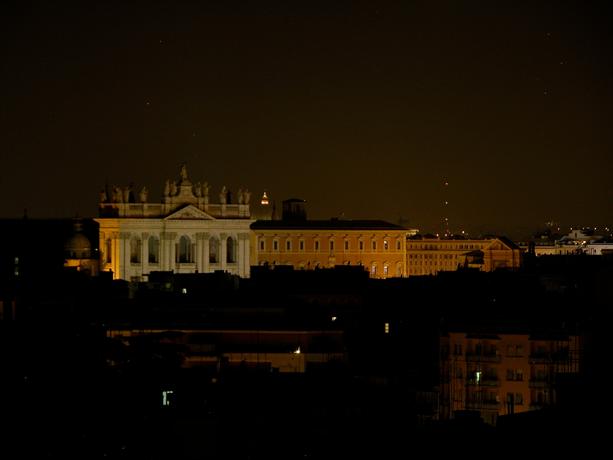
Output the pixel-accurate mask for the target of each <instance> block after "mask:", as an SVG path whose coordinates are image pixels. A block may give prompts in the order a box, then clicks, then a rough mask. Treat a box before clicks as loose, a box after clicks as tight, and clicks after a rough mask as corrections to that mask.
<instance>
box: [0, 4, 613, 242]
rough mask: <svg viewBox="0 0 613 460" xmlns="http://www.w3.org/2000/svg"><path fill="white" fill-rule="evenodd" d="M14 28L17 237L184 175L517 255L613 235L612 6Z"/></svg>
mask: <svg viewBox="0 0 613 460" xmlns="http://www.w3.org/2000/svg"><path fill="white" fill-rule="evenodd" d="M0 15H1V17H0V38H1V40H0V56H1V59H0V101H1V102H0V194H1V196H2V200H0V217H21V216H22V215H23V214H24V209H27V214H28V216H30V217H72V216H74V215H75V214H77V213H78V214H79V215H81V216H92V217H93V216H96V214H97V202H98V192H99V191H100V190H101V189H102V188H103V187H104V185H105V182H108V184H109V185H113V184H120V185H126V184H128V183H130V182H133V183H134V185H135V188H136V189H137V190H138V189H139V188H140V186H142V185H147V187H148V188H149V190H150V192H151V193H150V198H151V201H158V200H159V199H160V197H161V192H162V188H163V185H164V181H165V180H166V179H167V178H176V176H177V174H178V168H179V165H180V163H181V162H184V161H185V162H187V165H188V170H189V173H190V176H191V178H192V179H193V180H194V182H195V181H197V180H207V181H208V182H209V184H211V186H212V191H213V196H216V195H217V192H218V191H219V189H220V188H221V186H222V185H226V186H227V187H229V188H230V189H231V190H236V189H238V188H239V187H241V188H245V187H248V188H249V189H250V190H251V191H252V192H253V196H254V197H255V196H256V195H259V194H260V193H261V192H262V191H263V190H264V189H265V190H267V191H268V193H269V195H270V196H271V197H272V198H274V199H276V200H277V201H278V202H280V201H281V200H283V199H285V198H293V197H298V198H303V199H305V200H307V203H308V212H309V217H312V218H330V217H338V216H344V217H345V218H355V219H358V218H377V219H386V220H389V221H390V222H396V223H397V222H398V220H399V218H401V217H402V218H403V219H405V220H404V223H405V224H408V225H409V226H412V227H417V228H420V229H422V231H432V232H436V231H440V230H441V229H442V225H441V220H442V218H443V217H445V216H447V217H448V218H449V222H450V227H451V229H452V230H454V231H459V230H461V229H463V230H466V231H468V232H469V233H471V234H473V235H477V234H479V233H482V232H493V233H504V234H507V235H510V236H512V237H519V236H522V235H524V234H527V233H530V232H533V231H535V230H537V229H539V228H542V227H544V225H545V222H547V221H555V222H558V223H559V224H560V225H562V226H578V225H580V226H603V225H605V224H608V225H611V224H612V223H613V124H612V121H613V61H612V59H613V58H612V57H611V56H612V55H613V52H612V51H613V50H612V48H613V47H612V45H613V14H612V7H611V6H608V5H607V4H606V2H594V1H562V0H558V1H534V0H531V1H519V0H512V1H492V0H483V1H461V2H460V1H453V0H449V1H431V0H424V1H409V0H407V1H404V2H376V1H362V2H348V1H340V0H334V1H330V0H327V1H313V0H311V1H304V2H292V1H287V0H285V1H281V0H280V1H275V2H271V1H233V0H216V1H208V2H207V1H191V2H186V1H183V2H182V1H127V0H124V1H91V2H62V1H40V2H32V1H25V0H21V1H13V2H3V5H2V6H0ZM446 181H447V182H448V184H449V185H448V186H447V187H445V185H444V183H445V182H446ZM445 201H448V203H449V204H448V205H447V206H444V204H443V203H444V202H445ZM445 208H446V209H445Z"/></svg>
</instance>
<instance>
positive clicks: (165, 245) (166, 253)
mask: <svg viewBox="0 0 613 460" xmlns="http://www.w3.org/2000/svg"><path fill="white" fill-rule="evenodd" d="M176 235H177V234H176V233H174V232H162V233H160V270H164V271H169V270H172V269H174V267H175V259H174V253H175V237H176Z"/></svg>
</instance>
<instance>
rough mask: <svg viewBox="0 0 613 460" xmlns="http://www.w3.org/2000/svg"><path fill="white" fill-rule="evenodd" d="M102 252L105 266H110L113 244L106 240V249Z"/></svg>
mask: <svg viewBox="0 0 613 460" xmlns="http://www.w3.org/2000/svg"><path fill="white" fill-rule="evenodd" d="M104 252H105V254H104V256H105V259H106V260H105V261H106V263H107V264H110V263H111V260H112V252H113V242H112V241H111V239H110V238H109V239H107V240H106V248H105V250H104Z"/></svg>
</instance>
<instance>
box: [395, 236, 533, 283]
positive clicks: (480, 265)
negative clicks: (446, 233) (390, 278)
mask: <svg viewBox="0 0 613 460" xmlns="http://www.w3.org/2000/svg"><path fill="white" fill-rule="evenodd" d="M406 263H407V270H408V275H409V276H411V275H434V274H436V273H437V272H439V271H455V270H457V269H458V268H461V267H469V268H477V269H479V270H481V271H486V272H490V271H493V270H495V269H497V268H508V269H517V268H519V267H520V264H521V250H520V249H519V247H518V246H516V245H515V244H513V243H512V242H510V241H508V240H505V239H500V238H490V239H480V240H447V239H438V238H423V239H409V240H408V241H407V262H406Z"/></svg>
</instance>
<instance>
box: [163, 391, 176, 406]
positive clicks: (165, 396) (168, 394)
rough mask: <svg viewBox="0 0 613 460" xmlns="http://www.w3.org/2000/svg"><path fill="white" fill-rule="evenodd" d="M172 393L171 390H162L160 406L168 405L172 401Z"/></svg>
mask: <svg viewBox="0 0 613 460" xmlns="http://www.w3.org/2000/svg"><path fill="white" fill-rule="evenodd" d="M174 394H175V392H174V391H173V390H163V391H162V406H163V407H170V406H171V405H172V404H173V402H174Z"/></svg>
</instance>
